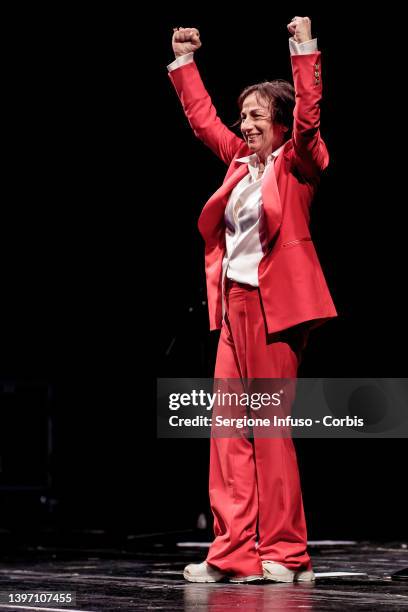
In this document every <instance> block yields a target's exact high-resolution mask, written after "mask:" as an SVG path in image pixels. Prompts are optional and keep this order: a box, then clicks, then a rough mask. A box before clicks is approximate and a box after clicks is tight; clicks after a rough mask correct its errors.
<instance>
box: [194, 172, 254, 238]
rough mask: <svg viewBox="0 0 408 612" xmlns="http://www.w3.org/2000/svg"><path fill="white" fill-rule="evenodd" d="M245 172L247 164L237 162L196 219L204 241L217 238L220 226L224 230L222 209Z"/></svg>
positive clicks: (223, 209)
mask: <svg viewBox="0 0 408 612" xmlns="http://www.w3.org/2000/svg"><path fill="white" fill-rule="evenodd" d="M247 173H248V165H247V164H239V167H238V168H237V169H236V170H235V171H234V172H233V173H232V174H231V175H230V176H229V177H228V178H227V180H226V181H225V182H224V183H223V184H222V185H221V187H220V188H219V189H218V190H217V191H216V192H215V193H214V194H213V195H212V196H211V198H210V199H209V200H208V202H207V203H206V205H205V206H204V208H203V210H202V212H201V215H200V218H199V219H198V229H199V230H200V233H201V235H202V236H203V238H204V240H205V241H206V242H207V241H211V240H214V238H217V239H218V230H219V229H220V227H222V229H223V230H224V211H225V207H226V205H227V202H228V198H229V196H230V194H231V191H232V190H233V189H234V187H235V185H237V184H238V183H239V181H240V180H241V179H242V178H243V177H244V176H245V175H246V174H247Z"/></svg>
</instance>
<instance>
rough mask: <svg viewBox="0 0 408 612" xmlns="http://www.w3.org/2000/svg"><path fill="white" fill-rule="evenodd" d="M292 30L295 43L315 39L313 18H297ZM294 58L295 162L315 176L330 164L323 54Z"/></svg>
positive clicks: (295, 56)
mask: <svg viewBox="0 0 408 612" xmlns="http://www.w3.org/2000/svg"><path fill="white" fill-rule="evenodd" d="M288 30H289V32H290V33H291V34H292V36H293V40H294V41H295V43H298V44H305V43H307V42H308V41H310V40H312V31H311V21H310V19H309V17H294V18H293V19H292V21H291V22H290V23H289V24H288ZM291 61H292V71H293V81H294V86H295V92H296V105H295V110H294V122H293V134H292V139H293V147H294V163H295V166H296V167H297V169H298V170H299V171H300V173H301V174H302V175H304V176H305V177H307V178H315V177H317V176H318V175H319V174H320V173H321V172H322V171H323V170H324V169H325V168H326V166H327V165H328V163H329V155H328V152H327V149H326V145H325V144H324V142H323V140H322V138H321V135H320V102H321V99H322V79H321V54H320V52H319V51H315V52H313V53H307V54H302V55H292V56H291Z"/></svg>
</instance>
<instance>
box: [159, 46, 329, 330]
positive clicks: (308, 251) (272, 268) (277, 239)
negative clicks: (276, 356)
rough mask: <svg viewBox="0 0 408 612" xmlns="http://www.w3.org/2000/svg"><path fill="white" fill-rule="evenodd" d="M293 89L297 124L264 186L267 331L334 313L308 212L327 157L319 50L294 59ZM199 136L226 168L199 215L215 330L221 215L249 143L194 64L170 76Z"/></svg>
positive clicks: (262, 271) (262, 274)
mask: <svg viewBox="0 0 408 612" xmlns="http://www.w3.org/2000/svg"><path fill="white" fill-rule="evenodd" d="M291 59H292V70H293V80H294V85H295V90H296V106H295V111H294V127H293V132H292V138H291V139H290V140H288V141H287V142H286V143H285V145H284V147H283V150H282V151H281V153H280V154H279V155H278V157H277V158H276V160H275V163H274V172H269V173H268V174H267V175H266V177H265V180H264V181H263V183H262V199H263V208H264V215H265V219H264V220H265V230H266V232H267V237H268V244H269V248H268V250H267V252H266V253H265V254H264V256H263V258H262V260H261V262H260V264H259V267H258V278H259V290H260V293H261V298H262V304H263V307H264V311H265V317H266V325H267V330H268V333H274V332H278V331H281V330H283V329H286V328H288V327H291V326H293V325H297V324H299V323H302V322H305V321H310V322H311V325H312V326H316V325H319V324H320V323H323V322H324V321H325V320H327V319H329V318H331V317H335V316H336V315H337V313H336V309H335V307H334V304H333V301H332V299H331V296H330V293H329V290H328V288H327V285H326V281H325V278H324V276H323V272H322V269H321V266H320V263H319V260H318V257H317V254H316V251H315V248H314V245H313V242H312V240H311V237H310V230H309V209H310V204H311V202H312V200H313V197H314V195H315V191H316V188H317V186H318V183H319V176H320V173H321V172H322V171H323V170H324V169H325V168H326V166H327V164H328V162H329V155H328V152H327V149H326V145H325V144H324V142H323V140H322V138H321V136H320V131H319V125H320V112H319V111H320V109H319V103H320V100H321V93H322V85H321V78H320V52H316V53H312V54H308V55H293V56H292V58H291ZM169 76H170V79H171V81H172V83H173V85H174V87H175V89H176V91H177V94H178V96H179V98H180V100H181V103H182V105H183V109H184V112H185V114H186V116H187V119H188V120H189V122H190V125H191V127H192V128H193V130H194V133H195V135H196V136H198V138H200V139H201V140H202V141H203V142H204V143H205V144H206V145H208V146H209V147H210V149H211V150H212V151H213V152H214V153H216V155H218V157H220V158H221V159H222V160H223V161H224V162H225V163H226V164H227V165H228V166H229V167H228V171H227V174H226V176H225V179H224V182H223V184H222V185H221V187H220V188H219V189H218V191H216V192H215V193H214V194H213V195H212V196H211V198H210V199H209V200H208V202H207V203H206V205H205V206H204V209H203V210H202V212H201V215H200V218H199V221H198V227H199V230H200V232H201V235H202V236H203V238H204V240H205V267H206V277H207V295H208V309H209V317H210V328H211V329H218V328H220V327H221V323H222V260H223V257H224V253H225V222H224V210H225V206H226V204H227V202H228V199H229V196H230V194H231V190H232V189H233V188H234V187H235V185H236V184H237V183H238V182H239V181H240V180H241V179H242V178H243V176H244V175H245V174H246V173H247V172H248V167H247V165H246V164H242V163H239V162H237V161H236V160H237V158H240V157H243V156H246V155H250V154H251V151H250V150H249V149H248V147H247V145H246V143H245V142H244V141H243V140H242V139H241V138H239V137H238V136H236V135H235V134H234V133H233V132H231V131H230V130H229V129H228V128H227V127H226V126H225V125H224V124H223V123H222V122H221V120H220V119H219V117H218V116H217V113H216V110H215V108H214V106H213V105H212V102H211V99H210V97H209V95H208V93H207V91H206V89H205V87H204V85H203V82H202V80H201V78H200V75H199V72H198V69H197V66H196V64H195V63H194V62H192V63H189V64H185V65H184V66H181V67H180V68H176V69H175V70H172V71H171V72H169Z"/></svg>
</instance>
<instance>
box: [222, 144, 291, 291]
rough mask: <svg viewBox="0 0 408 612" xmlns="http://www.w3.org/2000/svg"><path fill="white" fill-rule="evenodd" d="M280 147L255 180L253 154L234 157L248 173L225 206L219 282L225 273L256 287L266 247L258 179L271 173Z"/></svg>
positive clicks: (257, 165) (256, 173)
mask: <svg viewBox="0 0 408 612" xmlns="http://www.w3.org/2000/svg"><path fill="white" fill-rule="evenodd" d="M282 148H283V146H282V147H279V149H276V151H274V152H273V153H272V154H271V155H269V157H268V158H267V160H266V165H265V170H264V173H263V175H262V177H261V178H259V179H258V178H257V175H258V168H259V160H258V156H257V155H256V153H254V154H253V155H249V156H248V157H241V158H240V159H238V160H237V161H238V162H241V163H245V164H248V174H246V175H245V176H244V178H243V179H241V180H240V182H239V183H238V184H237V185H236V186H235V187H234V189H233V190H232V192H231V195H230V198H229V200H228V203H227V206H226V207H225V226H226V228H225V242H226V253H225V256H224V260H223V262H222V270H223V281H224V278H225V275H226V276H227V278H230V279H231V280H235V281H237V282H239V283H245V284H247V285H252V286H253V287H258V265H259V262H260V261H261V259H262V257H263V255H264V253H265V250H266V246H267V245H266V244H265V242H264V236H265V232H264V217H263V202H262V193H261V188H262V181H263V179H264V177H265V176H266V174H267V173H268V172H274V168H273V163H274V160H275V159H276V157H277V156H278V155H279V153H280V152H281V150H282ZM223 284H224V282H223Z"/></svg>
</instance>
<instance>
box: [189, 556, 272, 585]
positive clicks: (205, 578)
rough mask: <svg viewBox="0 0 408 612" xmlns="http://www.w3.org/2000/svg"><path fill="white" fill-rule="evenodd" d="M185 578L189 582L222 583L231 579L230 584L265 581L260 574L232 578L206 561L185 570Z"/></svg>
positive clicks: (192, 564)
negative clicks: (226, 579)
mask: <svg viewBox="0 0 408 612" xmlns="http://www.w3.org/2000/svg"><path fill="white" fill-rule="evenodd" d="M183 576H184V578H185V579H186V580H188V581H189V582H220V581H221V580H224V579H225V578H229V581H230V582H234V583H239V584H241V583H244V582H254V581H255V580H263V576H262V575H260V574H257V575H253V576H231V575H228V574H226V573H225V572H221V570H218V569H216V568H215V567H211V565H209V564H208V563H207V562H206V561H203V562H202V563H190V565H187V566H186V567H185V568H184V572H183Z"/></svg>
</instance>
